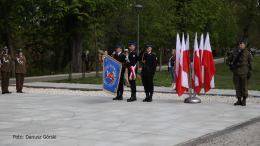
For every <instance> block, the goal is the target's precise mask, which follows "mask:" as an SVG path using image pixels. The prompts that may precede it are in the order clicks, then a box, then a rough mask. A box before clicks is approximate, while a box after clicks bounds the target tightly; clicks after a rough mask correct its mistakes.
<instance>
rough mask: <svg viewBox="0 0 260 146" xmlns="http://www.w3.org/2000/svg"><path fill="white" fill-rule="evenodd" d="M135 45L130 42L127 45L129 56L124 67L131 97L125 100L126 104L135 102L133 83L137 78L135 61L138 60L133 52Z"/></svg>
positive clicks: (134, 85)
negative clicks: (126, 70)
mask: <svg viewBox="0 0 260 146" xmlns="http://www.w3.org/2000/svg"><path fill="white" fill-rule="evenodd" d="M135 46H136V45H135V43H133V42H130V43H129V50H130V52H129V55H128V59H127V58H125V59H126V60H127V62H126V64H125V66H126V67H127V69H128V77H129V83H130V87H131V97H130V98H129V99H127V102H133V101H136V83H135V79H136V76H137V70H138V68H137V64H136V63H137V60H138V56H137V53H136V52H135Z"/></svg>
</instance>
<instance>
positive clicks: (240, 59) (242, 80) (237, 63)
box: [226, 41, 254, 106]
mask: <svg viewBox="0 0 260 146" xmlns="http://www.w3.org/2000/svg"><path fill="white" fill-rule="evenodd" d="M253 61H254V58H253V56H252V54H251V53H250V52H249V51H248V50H247V49H245V42H244V41H239V42H238V50H234V51H233V53H231V54H230V55H229V56H228V58H227V61H226V64H227V65H229V67H230V70H231V71H232V72H233V73H234V75H233V83H234V85H235V88H236V97H237V99H238V101H237V102H236V103H235V104H234V105H242V106H246V98H247V97H248V80H249V78H250V77H251V74H252V71H253ZM231 62H233V63H231ZM242 97H243V101H242V100H241V98H242Z"/></svg>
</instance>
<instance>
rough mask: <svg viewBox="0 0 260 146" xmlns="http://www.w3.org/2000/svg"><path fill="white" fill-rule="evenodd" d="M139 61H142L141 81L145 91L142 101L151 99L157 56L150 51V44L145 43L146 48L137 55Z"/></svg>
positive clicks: (150, 100)
mask: <svg viewBox="0 0 260 146" xmlns="http://www.w3.org/2000/svg"><path fill="white" fill-rule="evenodd" d="M139 61H142V66H143V67H142V74H141V75H142V82H143V86H144V91H145V93H146V98H145V99H144V100H143V102H152V101H153V91H154V86H153V77H154V75H155V71H156V65H157V57H156V55H155V54H153V53H152V45H150V44H147V45H146V49H144V50H143V51H142V52H141V53H140V56H139Z"/></svg>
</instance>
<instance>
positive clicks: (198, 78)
mask: <svg viewBox="0 0 260 146" xmlns="http://www.w3.org/2000/svg"><path fill="white" fill-rule="evenodd" d="M200 62H201V60H200V54H199V48H198V42H197V33H196V35H195V40H194V51H193V67H192V89H194V91H195V92H196V93H197V94H199V93H200V91H201V88H202V75H201V64H200Z"/></svg>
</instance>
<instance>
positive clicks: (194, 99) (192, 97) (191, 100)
mask: <svg viewBox="0 0 260 146" xmlns="http://www.w3.org/2000/svg"><path fill="white" fill-rule="evenodd" d="M196 39H197V37H195V41H197V40H196ZM195 41H194V42H195ZM193 49H194V48H193ZM194 53H195V50H193V67H194V55H195V54H194ZM189 59H190V58H189ZM189 68H190V70H189V75H188V77H189V81H190V82H189V85H190V87H189V97H188V98H186V99H185V100H184V103H201V100H200V99H199V98H197V97H196V92H195V90H193V94H192V86H191V84H192V70H193V69H191V68H192V67H191V63H190V65H189ZM195 80H196V78H194V81H193V87H194V88H195Z"/></svg>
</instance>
